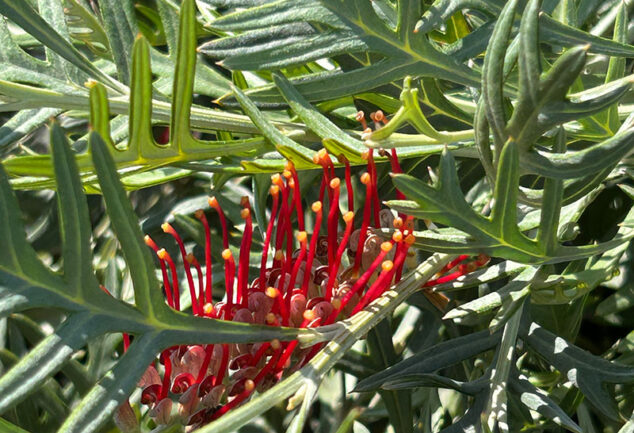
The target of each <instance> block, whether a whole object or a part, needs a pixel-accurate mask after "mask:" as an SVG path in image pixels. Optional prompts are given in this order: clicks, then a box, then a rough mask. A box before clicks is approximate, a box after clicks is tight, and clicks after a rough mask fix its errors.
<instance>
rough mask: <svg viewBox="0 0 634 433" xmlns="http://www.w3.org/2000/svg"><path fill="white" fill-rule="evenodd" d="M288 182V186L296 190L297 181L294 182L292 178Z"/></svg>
mask: <svg viewBox="0 0 634 433" xmlns="http://www.w3.org/2000/svg"><path fill="white" fill-rule="evenodd" d="M287 182H288V186H289V187H291V188H295V181H294V180H293V179H292V178H291V179H289V180H288V181H287Z"/></svg>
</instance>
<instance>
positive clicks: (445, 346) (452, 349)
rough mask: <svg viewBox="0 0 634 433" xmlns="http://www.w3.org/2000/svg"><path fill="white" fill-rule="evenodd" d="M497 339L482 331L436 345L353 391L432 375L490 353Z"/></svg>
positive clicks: (376, 375) (362, 381) (365, 381)
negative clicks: (413, 377) (476, 356)
mask: <svg viewBox="0 0 634 433" xmlns="http://www.w3.org/2000/svg"><path fill="white" fill-rule="evenodd" d="M499 340H500V335H499V334H493V335H492V334H491V333H489V331H481V332H476V333H473V334H469V335H464V336H462V337H458V338H454V339H451V340H448V341H444V342H442V343H438V344H436V345H434V346H432V347H430V348H428V349H425V350H423V351H421V352H419V353H417V354H415V355H413V356H411V357H409V358H407V359H405V360H403V361H400V362H399V363H397V364H395V365H393V366H391V367H389V368H388V369H386V370H383V371H381V372H379V373H376V374H374V375H372V376H370V377H368V378H365V379H363V380H361V381H360V382H359V383H358V384H357V386H356V387H355V388H354V391H355V392H368V391H373V390H376V389H379V388H381V387H382V386H383V384H387V383H389V382H392V381H395V380H397V379H400V378H401V377H404V376H407V375H411V374H419V373H425V374H427V373H433V372H434V371H437V370H439V369H441V368H445V367H447V366H450V365H453V364H455V363H457V362H460V361H462V360H464V359H468V358H471V357H472V356H475V355H477V354H478V353H482V352H485V351H487V350H490V349H491V348H492V347H494V346H495V345H497V344H498V342H499Z"/></svg>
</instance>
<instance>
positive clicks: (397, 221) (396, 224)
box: [393, 217, 403, 229]
mask: <svg viewBox="0 0 634 433" xmlns="http://www.w3.org/2000/svg"><path fill="white" fill-rule="evenodd" d="M393 224H394V228H395V229H400V228H401V227H403V218H401V217H396V218H394V222H393Z"/></svg>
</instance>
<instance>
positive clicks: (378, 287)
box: [352, 235, 414, 315]
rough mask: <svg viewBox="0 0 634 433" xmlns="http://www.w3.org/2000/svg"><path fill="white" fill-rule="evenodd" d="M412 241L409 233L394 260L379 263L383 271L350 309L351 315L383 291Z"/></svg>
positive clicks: (403, 258) (412, 238) (403, 259)
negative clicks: (403, 246)
mask: <svg viewBox="0 0 634 433" xmlns="http://www.w3.org/2000/svg"><path fill="white" fill-rule="evenodd" d="M413 243H414V237H413V236H412V235H409V236H407V237H406V238H405V244H406V246H405V248H401V251H397V255H396V258H395V260H394V262H391V261H389V260H388V261H386V262H383V264H382V265H381V266H382V268H383V272H381V275H379V278H377V280H376V281H375V282H374V283H372V286H371V287H370V288H369V289H368V291H367V292H366V293H365V295H363V298H361V300H360V301H359V303H357V305H356V306H355V307H354V309H353V310H352V315H354V314H356V313H358V312H359V311H361V310H362V309H363V308H365V306H366V305H368V304H369V303H370V302H372V301H373V300H375V299H376V298H377V297H378V296H379V295H380V294H381V293H383V292H384V291H385V289H387V288H388V287H390V284H391V282H392V278H393V277H394V273H395V271H396V268H397V267H398V266H400V264H401V263H403V262H404V261H405V257H407V250H408V248H409V246H410V245H411V244H413ZM399 253H400V254H399Z"/></svg>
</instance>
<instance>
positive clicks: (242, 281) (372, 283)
mask: <svg viewBox="0 0 634 433" xmlns="http://www.w3.org/2000/svg"><path fill="white" fill-rule="evenodd" d="M371 118H372V120H373V121H374V123H375V125H380V124H381V123H382V122H386V120H385V116H383V114H382V113H373V115H372V116H371ZM358 119H359V120H360V121H361V122H362V124H363V125H364V127H365V126H367V125H366V124H365V118H364V116H363V113H362V112H360V114H359V116H358ZM384 155H385V156H387V157H388V158H389V160H390V162H391V165H392V171H394V172H397V173H398V172H401V168H400V165H399V161H398V158H397V155H396V152H395V150H394V149H393V150H392V152H391V153H389V154H388V153H386V152H384ZM364 158H365V159H366V160H367V171H366V172H364V173H363V174H362V175H361V178H360V180H361V183H362V184H363V186H364V188H365V195H364V197H365V200H364V205H363V208H362V209H359V210H357V209H354V191H353V189H352V180H351V169H350V164H349V162H348V160H347V159H346V158H345V156H343V155H340V156H338V157H337V158H336V159H337V160H338V162H339V163H340V164H341V165H343V166H344V167H345V168H344V170H343V174H344V178H343V180H342V179H340V178H339V177H337V175H336V172H335V165H334V161H333V157H332V156H331V155H330V154H329V153H328V152H327V151H326V150H325V149H322V150H321V151H319V152H317V154H316V155H315V157H314V162H315V163H316V164H318V165H320V166H321V167H322V173H323V175H322V179H321V185H320V189H319V195H318V200H317V201H315V202H314V203H312V204H311V205H310V209H311V211H312V213H313V214H314V224H312V227H311V229H309V228H307V227H306V223H305V221H304V206H305V205H306V203H303V200H302V196H301V189H300V183H299V179H298V175H297V172H296V170H295V167H294V165H293V163H291V162H288V163H287V164H286V166H285V169H284V171H283V172H282V173H279V174H274V175H273V176H272V178H271V180H272V185H271V187H270V190H269V193H270V195H271V197H272V209H271V213H270V218H269V221H268V224H267V227H266V232H265V236H264V245H263V250H262V258H261V262H260V268H259V273H258V275H257V277H256V278H255V279H252V280H249V257H250V252H251V246H252V241H253V218H252V210H251V206H250V203H249V200H248V198H246V197H244V198H243V199H242V202H241V207H242V211H241V213H240V217H241V218H242V220H243V222H244V231H243V234H242V240H241V245H240V249H239V254H238V256H237V260H236V258H235V257H234V254H233V253H232V251H231V250H230V249H229V241H228V239H229V233H228V230H227V221H226V217H225V214H224V212H223V209H222V207H221V205H220V203H219V201H218V200H217V199H216V198H214V197H211V198H209V206H210V208H211V209H213V211H215V212H216V213H217V214H218V216H219V218H220V225H221V229H222V239H223V240H222V259H223V260H224V273H225V278H224V282H225V297H224V300H223V301H221V302H216V303H214V301H213V297H212V287H213V274H212V266H211V257H212V255H211V249H212V241H211V233H210V227H209V223H208V220H207V217H206V215H205V212H204V211H203V210H202V209H201V210H198V211H196V212H195V217H196V218H197V219H198V220H199V221H200V222H201V224H202V226H203V228H204V233H205V258H204V266H203V265H202V264H201V262H200V261H198V259H197V258H196V257H195V256H194V255H193V254H192V253H188V252H187V251H186V249H185V246H184V243H183V240H182V239H181V237H180V236H179V234H178V233H177V232H176V230H174V228H173V227H172V226H171V225H170V224H168V223H165V224H163V226H162V228H163V231H164V232H165V233H168V234H169V235H171V236H172V237H173V238H174V240H175V242H176V243H177V244H178V247H179V251H180V255H181V259H182V263H183V267H184V271H185V277H186V281H187V284H186V286H187V288H188V290H189V294H190V296H191V300H192V313H193V314H194V315H196V316H203V317H210V318H215V319H222V320H230V321H236V322H244V323H256V324H263V325H269V326H291V327H316V326H320V325H328V324H331V323H333V322H335V321H336V320H338V319H341V318H346V317H350V316H351V315H354V314H355V313H357V312H358V311H360V310H361V309H363V308H364V307H365V306H366V305H368V304H369V303H370V302H372V301H373V300H374V299H376V298H377V297H379V296H380V295H381V294H382V293H383V292H384V291H385V290H387V289H388V288H389V287H390V286H391V285H392V284H394V283H395V282H398V281H399V280H400V278H401V275H402V272H403V267H404V266H405V262H406V259H407V257H408V254H410V249H411V246H412V244H413V243H414V240H415V238H414V235H413V229H414V222H413V218H412V217H409V216H405V215H396V214H395V213H393V212H392V211H391V210H389V209H387V208H382V207H381V201H380V199H379V194H378V187H377V185H378V179H377V170H376V165H375V161H374V153H373V151H372V150H369V151H367V152H366V153H365V154H364ZM344 188H345V191H346V193H347V197H348V200H347V204H343V203H340V201H341V200H340V197H341V195H342V194H341V193H342V189H344ZM397 197H398V198H403V195H402V194H401V193H400V192H398V191H397ZM326 204H327V205H328V210H327V212H326V210H325V209H326V208H325V206H326ZM342 207H347V210H346V211H345V212H342V211H341V208H342ZM356 213H358V215H357V214H356ZM381 228H392V229H394V230H393V234H392V236H391V238H388V239H386V238H385V237H383V235H381V234H379V233H377V232H376V229H381ZM145 239H146V243H147V245H148V246H149V247H150V248H152V249H153V250H154V251H155V253H156V255H157V257H158V260H159V264H160V267H161V273H162V276H163V285H164V290H165V297H166V302H167V303H168V305H169V306H170V307H172V308H174V309H176V310H180V308H181V307H180V282H179V280H178V276H177V271H176V265H175V262H174V260H173V259H172V257H171V256H170V255H169V253H167V251H166V250H165V249H161V248H159V246H158V245H156V243H155V242H154V241H153V240H152V239H151V238H150V237H149V236H146V238H145ZM213 248H219V246H215V245H214V246H213ZM466 258H467V257H466V256H465V257H462V258H461V260H460V261H457V262H456V263H454V264H453V265H452V266H451V268H447V269H445V270H444V272H449V271H452V270H453V268H454V267H456V266H466V265H462V264H460V263H461V262H462V261H464V260H465V259H466ZM203 267H204V272H203ZM458 271H459V270H456V272H458ZM194 277H196V278H194ZM297 346H298V342H297V341H291V342H284V343H282V342H280V341H277V340H273V341H269V342H262V343H256V344H215V345H213V344H209V345H191V346H177V347H172V348H169V349H167V350H165V351H163V352H162V353H161V355H160V359H159V362H160V364H162V365H163V369H162V370H163V372H162V375H161V374H159V372H158V370H157V368H156V367H155V365H151V366H150V367H149V368H148V370H147V371H146V373H145V375H144V376H143V378H142V380H141V383H140V386H141V387H142V389H143V392H142V399H141V401H142V403H144V404H147V405H150V406H151V415H152V416H153V417H154V419H155V421H156V422H157V423H167V422H169V421H170V419H171V417H172V416H174V414H173V412H178V416H179V417H180V418H181V420H182V421H183V422H184V423H185V424H188V425H193V426H198V425H202V424H204V423H207V422H209V421H211V420H213V419H216V418H218V417H220V416H222V415H223V414H225V413H226V412H227V411H229V410H230V409H231V408H233V407H236V406H237V405H239V404H241V403H242V402H244V401H245V400H246V399H247V398H248V397H249V396H250V395H251V394H252V393H254V392H255V391H258V392H262V391H264V390H266V389H268V388H270V387H271V386H273V385H274V384H276V383H277V382H278V381H279V380H280V379H281V378H282V376H283V375H284V374H285V373H286V372H289V371H293V370H296V369H298V368H301V367H302V366H303V365H305V364H306V363H307V362H308V361H310V359H311V358H312V357H313V356H314V355H315V354H316V353H317V351H318V350H319V349H320V348H321V345H315V346H313V347H311V348H306V349H300V348H298V347H297ZM174 403H176V404H174ZM174 408H175V409H174Z"/></svg>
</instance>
